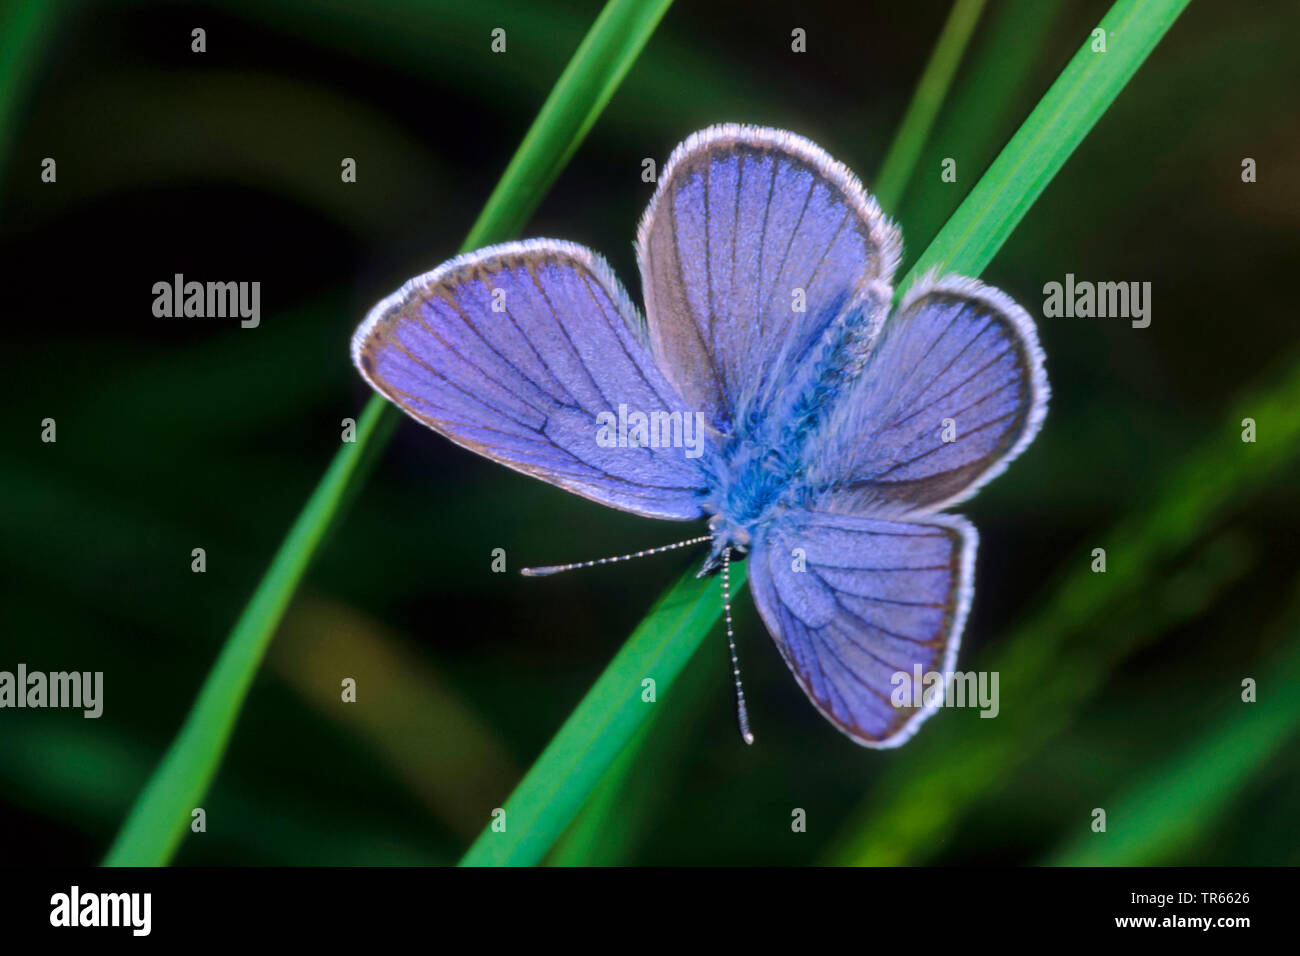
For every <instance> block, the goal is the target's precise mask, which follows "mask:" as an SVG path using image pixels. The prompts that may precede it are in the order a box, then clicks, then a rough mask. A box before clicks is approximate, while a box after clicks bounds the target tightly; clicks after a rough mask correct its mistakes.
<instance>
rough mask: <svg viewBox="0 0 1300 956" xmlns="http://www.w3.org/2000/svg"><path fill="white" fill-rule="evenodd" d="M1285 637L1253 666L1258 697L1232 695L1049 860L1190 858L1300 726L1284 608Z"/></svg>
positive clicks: (1295, 662)
mask: <svg viewBox="0 0 1300 956" xmlns="http://www.w3.org/2000/svg"><path fill="white" fill-rule="evenodd" d="M1289 617H1290V619H1289V620H1288V622H1287V623H1288V625H1289V627H1288V631H1289V632H1290V634H1289V640H1288V642H1287V643H1286V644H1285V645H1284V646H1283V647H1282V649H1281V651H1280V653H1277V654H1275V655H1274V656H1273V659H1271V660H1269V661H1267V662H1265V663H1263V664H1262V665H1259V666H1258V667H1255V666H1252V667H1251V668H1250V669H1249V671H1248V672H1249V673H1254V674H1256V675H1257V678H1258V683H1259V687H1260V694H1259V699H1258V700H1257V701H1256V702H1254V703H1245V702H1243V701H1241V700H1240V699H1236V700H1234V702H1233V703H1232V704H1231V705H1229V707H1228V708H1221V709H1220V710H1219V711H1218V713H1217V714H1216V715H1215V716H1214V717H1213V718H1211V719H1210V720H1207V721H1205V724H1206V725H1207V726H1209V727H1210V728H1212V729H1211V730H1210V731H1209V733H1206V734H1204V735H1202V736H1201V737H1200V738H1199V739H1198V740H1197V741H1196V742H1195V744H1194V745H1192V746H1191V747H1188V748H1186V749H1185V750H1183V751H1182V752H1181V753H1179V754H1178V755H1176V756H1175V757H1174V758H1173V759H1172V760H1169V761H1167V762H1166V763H1165V764H1164V765H1163V766H1162V767H1160V768H1159V769H1157V770H1156V771H1155V772H1154V773H1153V774H1152V775H1151V776H1150V777H1148V778H1147V779H1146V780H1144V781H1142V782H1141V783H1139V784H1138V785H1137V786H1136V787H1135V788H1133V789H1132V790H1131V791H1129V792H1128V793H1125V794H1121V795H1120V796H1119V797H1118V798H1117V799H1116V800H1114V801H1113V802H1111V801H1108V802H1107V803H1106V832H1105V833H1093V832H1092V831H1091V830H1090V829H1089V826H1088V823H1089V822H1091V817H1090V816H1084V815H1082V814H1081V815H1080V816H1081V819H1084V820H1085V821H1087V822H1085V823H1084V824H1083V825H1082V826H1081V827H1080V828H1079V829H1080V834H1079V836H1078V837H1077V838H1075V839H1073V840H1070V841H1069V842H1068V843H1067V844H1066V845H1065V846H1064V847H1062V848H1061V849H1060V850H1058V851H1057V852H1056V853H1055V854H1053V855H1052V856H1051V857H1050V858H1049V859H1048V860H1047V861H1046V862H1047V864H1048V865H1054V866H1159V865H1162V864H1166V863H1179V862H1187V861H1186V859H1185V857H1186V852H1187V850H1188V848H1189V847H1190V846H1194V845H1195V843H1196V841H1197V839H1198V838H1199V837H1201V836H1202V835H1204V834H1205V833H1206V832H1207V831H1209V830H1210V829H1211V828H1212V827H1213V825H1214V821H1215V819H1216V818H1217V817H1218V816H1219V815H1220V814H1221V813H1223V811H1224V810H1225V809H1227V807H1228V806H1230V805H1231V803H1232V798H1233V797H1235V796H1237V795H1238V794H1239V793H1240V792H1241V790H1242V788H1243V787H1245V785H1246V784H1247V783H1248V782H1249V780H1250V777H1251V776H1252V775H1253V774H1255V773H1258V772H1261V771H1262V770H1263V769H1264V767H1265V765H1266V763H1267V762H1268V761H1269V760H1270V759H1271V758H1272V757H1273V756H1274V755H1275V754H1276V753H1277V752H1278V751H1279V750H1280V749H1281V748H1282V747H1283V745H1284V744H1286V742H1287V741H1288V740H1289V739H1290V738H1291V737H1293V736H1294V735H1295V734H1296V732H1297V730H1300V631H1297V630H1296V627H1295V615H1294V611H1292V613H1291V615H1289Z"/></svg>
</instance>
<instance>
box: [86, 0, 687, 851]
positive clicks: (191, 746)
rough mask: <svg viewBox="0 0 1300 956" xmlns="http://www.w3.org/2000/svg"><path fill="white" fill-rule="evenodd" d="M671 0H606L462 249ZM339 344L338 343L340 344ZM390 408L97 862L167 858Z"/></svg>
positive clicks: (370, 421)
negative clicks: (281, 623)
mask: <svg viewBox="0 0 1300 956" xmlns="http://www.w3.org/2000/svg"><path fill="white" fill-rule="evenodd" d="M671 2H672V0H610V2H609V3H607V4H606V6H605V8H604V10H602V11H601V14H600V16H599V17H598V18H597V19H596V22H595V23H594V24H593V25H592V28H591V30H590V31H589V32H588V34H587V36H586V37H585V38H584V39H583V41H582V43H581V45H580V46H579V47H578V49H577V51H576V52H575V53H574V56H573V59H572V60H571V61H570V62H569V65H568V66H567V67H566V68H565V70H564V72H563V73H562V74H561V75H560V78H559V80H558V81H557V82H556V84H555V87H554V89H553V90H552V91H551V94H550V96H549V97H548V98H547V100H546V102H545V104H544V105H543V106H542V109H541V112H540V113H539V114H538V116H537V119H536V120H534V122H533V125H532V127H531V128H530V129H529V131H528V133H527V135H526V136H525V137H524V141H523V143H522V144H521V145H520V147H519V150H518V152H516V154H515V156H514V158H513V159H512V160H511V162H510V165H509V166H508V167H507V168H506V171H505V173H504V174H503V176H502V178H501V181H500V183H499V184H498V185H497V188H496V189H495V190H494V191H493V193H492V195H491V197H490V198H489V199H488V202H487V205H486V206H485V208H484V210H483V212H482V213H481V214H480V216H479V218H478V220H477V221H476V222H475V223H474V226H473V228H471V229H470V232H469V235H468V236H467V238H466V239H465V243H464V246H463V247H462V248H463V249H464V250H469V249H473V248H477V247H479V246H482V245H484V244H486V243H490V242H498V241H502V240H504V239H508V238H510V237H511V236H512V235H514V234H515V233H516V232H517V230H518V229H519V228H520V227H521V226H522V225H523V223H524V222H526V221H527V219H528V217H529V216H530V215H531V214H532V211H533V210H534V209H535V208H536V205H537V203H538V202H540V201H541V198H542V196H543V195H544V194H545V192H546V189H547V188H549V186H550V185H551V183H552V182H554V180H555V177H556V176H557V175H558V174H559V172H560V170H561V169H562V168H563V166H564V163H565V162H566V161H567V160H568V158H569V157H570V156H572V154H573V151H574V150H575V149H577V147H578V144H579V143H580V142H581V141H582V137H583V136H584V135H585V134H586V133H587V131H588V130H589V129H590V128H591V125H592V123H594V122H595V119H596V117H597V116H598V115H599V114H600V111H601V110H602V109H603V108H604V106H605V104H606V103H608V102H609V98H610V97H611V96H612V95H613V93H614V90H615V88H616V87H617V86H618V83H619V81H620V80H621V79H622V78H623V77H624V76H625V75H626V73H627V71H628V69H629V68H630V67H631V64H632V62H633V61H634V60H635V59H636V56H637V54H638V53H640V51H641V49H642V48H643V47H644V46H645V44H646V41H648V40H649V38H650V35H651V34H652V33H653V32H654V28H655V27H656V26H657V25H658V23H659V20H660V19H661V18H662V17H663V14H664V13H665V12H666V11H667V9H668V7H669V5H670V4H671ZM342 347H343V344H341V345H340V348H342ZM394 420H395V419H394V416H393V415H392V414H391V413H390V412H389V411H388V404H387V403H386V402H385V401H384V400H383V399H381V398H379V397H377V396H376V397H373V398H371V400H370V401H369V403H368V404H367V405H366V407H365V410H364V411H363V412H362V415H361V417H360V419H359V420H358V423H357V436H356V442H355V443H351V444H345V445H344V446H343V448H342V449H341V450H340V451H339V452H338V454H336V455H335V457H334V461H333V462H332V463H331V464H330V466H329V469H328V470H327V471H326V473H325V476H324V478H322V479H321V482H320V484H318V485H317V486H316V490H315V491H313V492H312V495H311V497H310V498H309V499H308V501H307V505H306V507H304V508H303V510H302V513H301V514H300V515H299V516H298V519H297V520H296V521H295V522H294V524H293V527H292V528H291V529H290V531H289V534H288V536H287V537H286V538H285V541H284V543H283V544H282V545H281V546H280V549H279V551H277V552H276V555H275V557H274V558H273V559H272V561H271V566H270V568H269V569H268V570H267V572H266V574H265V575H264V576H263V578H262V580H261V582H260V583H259V584H258V586H257V590H256V591H255V592H254V593H253V597H252V599H251V600H250V601H249V603H248V605H247V607H246V608H245V609H244V612H243V614H242V615H241V616H240V618H239V621H238V622H237V623H236V625H235V628H234V630H233V631H232V632H231V634H230V637H229V638H227V640H226V643H225V645H224V646H223V648H222V651H221V654H220V655H219V656H218V658H217V662H216V664H215V665H214V666H213V668H212V670H211V671H210V672H209V674H208V677H207V679H206V680H205V681H204V684H203V687H202V688H201V689H200V691H199V695H198V698H197V700H196V701H195V704H194V707H193V709H192V710H191V711H190V714H189V716H188V717H187V718H186V720H185V723H184V725H183V726H182V727H181V730H180V733H179V734H178V735H177V737H176V739H175V740H174V741H173V743H172V745H171V747H170V749H169V750H168V751H167V754H166V755H165V756H164V757H163V760H162V762H161V763H160V764H159V766H158V769H157V770H156V771H155V772H154V775H153V777H152V778H151V779H150V780H149V782H148V783H147V784H146V786H145V788H144V790H143V791H142V792H141V794H140V796H139V797H138V798H137V800H136V803H135V805H134V806H133V807H132V809H131V811H130V813H129V815H128V816H127V819H126V822H125V823H124V824H123V827H122V830H121V832H120V833H119V834H118V837H117V840H116V841H115V842H114V844H113V846H112V848H111V849H110V850H109V853H108V856H107V858H106V859H105V861H104V863H105V865H107V866H150V865H160V864H165V863H167V862H168V861H170V859H171V857H172V855H173V854H174V853H175V851H176V848H177V846H178V845H179V844H180V841H181V838H182V837H183V836H184V833H185V827H186V824H187V821H188V820H189V818H190V812H191V810H192V809H193V808H194V807H196V806H198V805H199V803H200V802H201V798H202V795H203V793H204V792H205V791H206V790H207V788H208V786H209V785H210V784H211V782H212V779H213V777H214V776H215V775H216V772H217V768H218V766H219V765H220V763H221V758H222V756H223V754H224V753H225V749H226V745H227V743H228V742H229V740H230V735H231V733H232V731H233V729H234V726H235V721H236V719H237V718H238V716H239V711H240V708H241V706H242V705H243V701H244V698H245V696H246V695H247V693H248V688H249V686H250V685H251V684H252V681H253V678H254V676H255V675H256V673H257V669H258V666H259V664H260V663H261V661H262V658H263V657H264V656H265V653H266V648H267V646H268V645H269V643H270V641H271V637H272V636H273V635H274V633H275V629H276V627H277V626H278V625H279V623H280V619H281V618H282V617H283V615H284V611H285V608H286V607H287V606H288V603H289V600H290V599H291V597H292V596H293V592H294V590H295V588H297V586H298V583H299V581H301V580H302V576H303V574H304V573H305V572H306V570H307V567H308V565H309V563H310V562H311V558H312V555H313V554H314V553H315V551H316V548H317V547H318V546H319V544H320V542H321V540H322V538H323V537H324V536H325V534H326V532H327V531H328V530H329V528H330V526H331V524H332V523H333V521H334V519H335V518H336V516H337V515H338V514H339V512H340V510H341V508H342V505H343V503H344V502H345V500H346V499H347V497H348V496H349V495H350V494H353V493H355V491H356V489H357V487H359V480H358V479H359V478H360V477H361V475H362V473H363V471H364V467H365V465H366V464H367V463H368V462H373V460H374V456H375V454H376V451H377V449H378V448H379V447H380V446H381V445H382V443H383V438H384V437H385V435H386V433H387V432H388V430H390V429H391V427H392V425H393V421H394Z"/></svg>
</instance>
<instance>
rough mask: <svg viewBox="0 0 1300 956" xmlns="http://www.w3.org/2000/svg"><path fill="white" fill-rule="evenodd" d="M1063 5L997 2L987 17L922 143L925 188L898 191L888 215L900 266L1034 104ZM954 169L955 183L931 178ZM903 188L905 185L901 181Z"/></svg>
mask: <svg viewBox="0 0 1300 956" xmlns="http://www.w3.org/2000/svg"><path fill="white" fill-rule="evenodd" d="M1066 10H1067V7H1066V5H1065V4H1059V5H1058V4H1054V3H1042V2H1041V0H1005V2H1003V3H999V4H998V5H997V6H996V8H995V9H994V11H993V13H992V15H991V16H990V17H989V20H988V26H987V27H986V28H985V29H984V31H983V37H982V39H981V42H980V44H979V47H978V48H977V49H976V50H975V51H974V52H973V53H972V55H971V56H970V57H969V60H970V65H969V67H966V68H963V69H964V70H965V72H966V75H965V76H964V77H961V78H960V79H957V80H955V81H954V85H953V88H952V91H951V94H950V98H949V101H948V102H947V103H945V105H944V107H943V111H942V112H941V113H940V115H939V120H938V125H937V126H936V127H935V129H934V130H933V132H932V133H931V135H930V136H929V137H928V138H927V140H926V144H925V151H924V154H923V155H922V157H921V158H920V159H919V160H918V161H917V169H920V170H924V171H925V172H924V173H923V174H922V175H923V181H926V182H928V184H929V186H930V188H926V189H920V190H917V189H910V188H907V187H905V188H904V191H903V198H902V200H901V202H900V204H899V206H898V207H897V209H896V210H895V211H894V214H895V218H896V219H897V221H898V222H899V224H900V225H901V226H902V227H903V237H904V238H905V239H906V240H907V246H906V247H905V248H904V250H903V263H904V265H906V266H908V267H910V266H911V264H912V260H913V259H914V258H915V255H914V253H913V252H912V250H915V251H916V253H920V252H924V251H925V247H926V246H927V245H928V244H929V243H930V241H931V240H932V239H934V237H935V236H936V235H938V233H939V230H940V229H941V228H942V227H943V224H944V223H945V222H947V221H948V219H949V218H951V216H952V214H953V213H954V212H956V211H957V207H958V206H959V205H960V204H961V201H962V200H963V199H965V198H966V194H967V193H968V192H969V190H968V189H967V188H966V184H967V183H970V184H971V185H974V183H975V182H977V181H978V178H979V176H980V175H982V174H983V173H984V171H985V170H986V169H987V168H988V166H989V164H990V163H991V162H992V161H993V160H994V159H995V158H996V157H997V154H998V150H999V148H1000V147H1001V146H1002V145H1003V144H1004V143H1005V142H1006V141H1007V139H1008V138H1010V136H1011V134H1012V133H1014V132H1015V131H1016V129H1017V128H1018V121H1019V120H1023V119H1024V118H1025V117H1026V116H1028V115H1029V111H1030V110H1031V109H1032V108H1033V107H1034V105H1035V103H1034V102H1033V100H1032V98H1030V97H1029V95H1028V94H1027V90H1028V89H1030V88H1031V87H1030V80H1031V77H1032V76H1033V72H1034V69H1035V67H1036V66H1037V65H1038V64H1039V63H1040V62H1041V61H1042V60H1043V58H1044V57H1045V56H1048V55H1050V53H1049V52H1048V51H1050V49H1051V44H1050V43H1049V38H1050V37H1051V36H1052V29H1053V26H1054V24H1055V23H1056V21H1057V20H1058V19H1059V18H1060V17H1061V15H1062V14H1063V13H1064V12H1065V11H1066ZM946 158H952V159H955V160H956V161H957V169H958V174H957V182H955V183H944V182H942V181H941V180H940V178H939V173H940V163H941V162H942V161H943V160H944V159H946ZM909 183H910V181H909Z"/></svg>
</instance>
